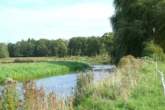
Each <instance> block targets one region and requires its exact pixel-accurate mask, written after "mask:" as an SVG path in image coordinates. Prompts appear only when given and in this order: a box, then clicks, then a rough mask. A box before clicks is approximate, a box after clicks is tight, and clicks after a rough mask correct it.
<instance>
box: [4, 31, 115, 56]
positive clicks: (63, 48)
mask: <svg viewBox="0 0 165 110" xmlns="http://www.w3.org/2000/svg"><path fill="white" fill-rule="evenodd" d="M112 38H113V33H105V34H104V35H103V36H102V37H99V36H98V37H96V36H90V37H73V38H71V39H70V40H68V41H67V40H63V39H57V40H48V39H39V40H34V39H30V38H29V39H28V40H27V41H26V40H22V41H18V42H16V43H15V44H14V43H8V45H7V47H8V51H9V55H10V57H44V56H56V57H66V56H68V55H69V56H96V55H103V54H107V53H110V51H111V50H112Z"/></svg>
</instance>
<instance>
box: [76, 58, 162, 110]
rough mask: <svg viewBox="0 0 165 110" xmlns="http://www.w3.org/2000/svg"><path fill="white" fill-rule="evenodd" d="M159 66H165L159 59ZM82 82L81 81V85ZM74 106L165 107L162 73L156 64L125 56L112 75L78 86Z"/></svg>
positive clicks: (99, 109) (98, 109) (101, 109)
mask: <svg viewBox="0 0 165 110" xmlns="http://www.w3.org/2000/svg"><path fill="white" fill-rule="evenodd" d="M159 67H160V68H163V67H165V64H164V63H159ZM81 86H82V85H81ZM77 91H78V92H77V93H75V101H74V105H75V107H74V108H75V110H84V109H86V110H164V109H165V97H164V94H163V87H162V83H161V77H160V75H159V74H156V72H155V67H154V65H153V64H150V63H146V62H143V61H141V60H136V59H134V58H132V57H131V56H128V57H126V58H123V59H122V60H121V61H120V66H119V68H117V69H116V70H115V72H114V73H113V74H112V75H110V76H109V77H106V78H103V79H101V80H100V81H98V82H94V83H91V84H88V85H86V83H84V86H83V87H81V88H78V89H77Z"/></svg>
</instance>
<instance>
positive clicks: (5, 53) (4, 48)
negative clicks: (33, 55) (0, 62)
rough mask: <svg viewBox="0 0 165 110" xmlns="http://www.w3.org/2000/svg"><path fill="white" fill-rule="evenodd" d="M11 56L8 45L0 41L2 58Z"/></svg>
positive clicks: (0, 56)
mask: <svg viewBox="0 0 165 110" xmlns="http://www.w3.org/2000/svg"><path fill="white" fill-rule="evenodd" d="M6 57H9V52H8V49H7V46H6V45H5V44H4V43H0V58H6Z"/></svg>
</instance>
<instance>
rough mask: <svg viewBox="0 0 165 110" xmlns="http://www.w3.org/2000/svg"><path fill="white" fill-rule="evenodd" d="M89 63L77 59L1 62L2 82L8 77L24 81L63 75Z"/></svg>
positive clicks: (0, 82) (0, 74)
mask: <svg viewBox="0 0 165 110" xmlns="http://www.w3.org/2000/svg"><path fill="white" fill-rule="evenodd" d="M88 67H89V65H88V64H87V63H83V62H77V61H51V62H34V63H1V64H0V84H4V83H5V81H6V79H7V78H13V79H14V80H18V81H22V80H25V79H28V78H34V79H37V78H43V77H49V76H53V75H62V74H66V73H68V72H71V71H77V70H83V69H85V68H88Z"/></svg>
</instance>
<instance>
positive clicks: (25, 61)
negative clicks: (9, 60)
mask: <svg viewBox="0 0 165 110" xmlns="http://www.w3.org/2000/svg"><path fill="white" fill-rule="evenodd" d="M31 62H34V61H33V60H31V59H26V60H21V59H15V60H14V61H13V63H31Z"/></svg>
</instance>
